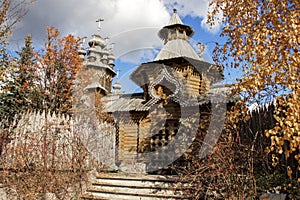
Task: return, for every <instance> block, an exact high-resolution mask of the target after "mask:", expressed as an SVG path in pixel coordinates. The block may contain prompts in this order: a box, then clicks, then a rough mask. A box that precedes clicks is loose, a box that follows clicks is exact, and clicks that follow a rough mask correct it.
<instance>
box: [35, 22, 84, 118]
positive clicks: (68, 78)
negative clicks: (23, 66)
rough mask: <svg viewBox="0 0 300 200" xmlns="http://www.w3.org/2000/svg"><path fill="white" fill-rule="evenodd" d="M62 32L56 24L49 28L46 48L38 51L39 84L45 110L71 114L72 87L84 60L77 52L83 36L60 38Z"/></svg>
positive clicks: (41, 100)
mask: <svg viewBox="0 0 300 200" xmlns="http://www.w3.org/2000/svg"><path fill="white" fill-rule="evenodd" d="M59 34H60V33H59V31H58V30H57V29H55V28H53V27H50V28H48V29H47V42H46V43H45V49H44V50H42V51H41V52H39V53H37V54H36V59H37V65H36V70H37V71H38V73H39V79H38V80H37V81H38V83H37V84H38V87H39V90H40V92H41V97H40V102H42V109H44V110H46V111H55V112H57V113H67V114H71V111H72V99H73V98H72V92H73V90H72V88H73V86H74V84H75V79H76V76H77V71H78V70H79V69H80V68H81V61H82V60H81V58H80V56H79V54H78V46H79V42H80V39H79V38H75V37H74V36H73V35H68V36H65V37H62V38H59Z"/></svg>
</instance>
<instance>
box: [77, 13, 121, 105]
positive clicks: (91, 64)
mask: <svg viewBox="0 0 300 200" xmlns="http://www.w3.org/2000/svg"><path fill="white" fill-rule="evenodd" d="M102 21H104V20H103V19H98V20H97V21H96V22H98V33H96V34H94V35H92V36H91V38H90V39H89V41H88V48H87V51H86V53H85V54H84V53H83V51H82V50H81V51H79V54H80V55H81V56H82V57H84V62H83V70H82V71H83V72H82V73H83V74H84V78H83V79H84V80H83V82H84V83H82V85H83V86H84V87H83V89H84V93H85V96H87V97H88V98H89V101H90V102H94V103H93V104H95V105H97V102H98V100H100V99H101V98H102V97H103V96H106V95H108V94H110V93H111V92H112V91H111V88H112V80H113V78H114V77H115V76H116V74H117V73H116V72H115V71H114V66H115V64H114V61H115V56H114V55H113V53H112V46H111V45H110V44H109V38H103V37H101V35H100V30H101V28H100V22H102Z"/></svg>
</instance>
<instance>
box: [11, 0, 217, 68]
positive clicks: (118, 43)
mask: <svg viewBox="0 0 300 200" xmlns="http://www.w3.org/2000/svg"><path fill="white" fill-rule="evenodd" d="M208 3H209V0H189V1H186V0H176V1H174V0H84V1H82V0H63V1H61V0H38V1H36V2H35V3H34V4H33V5H32V6H31V7H30V8H29V12H28V14H27V15H26V16H25V17H24V18H23V20H22V21H21V22H20V23H19V24H18V26H17V28H16V30H15V32H14V36H13V38H12V43H13V44H14V46H17V47H18V48H20V47H21V46H23V43H24V38H25V36H26V35H27V34H31V35H32V38H33V40H34V43H35V46H36V47H37V48H39V46H42V45H43V43H44V41H45V39H46V27H48V26H54V27H56V28H58V29H59V30H60V31H61V34H62V35H67V34H69V33H72V34H74V35H77V36H80V37H83V36H87V37H88V38H90V36H91V35H92V34H94V33H96V32H97V23H96V22H95V21H96V19H98V18H103V19H104V20H105V21H104V22H102V23H101V27H102V29H101V32H100V34H101V36H102V37H109V38H111V41H110V42H113V43H115V45H114V54H115V55H116V57H117V58H121V60H123V61H127V62H133V63H139V62H140V61H141V60H143V58H148V59H151V58H153V57H154V54H155V53H156V51H155V49H156V48H157V47H160V46H161V45H162V41H161V40H160V39H159V38H158V37H157V32H158V31H159V29H160V28H162V27H163V26H164V25H166V24H167V23H168V21H169V19H170V13H172V9H173V8H177V10H178V13H179V15H181V16H182V17H185V16H187V15H190V16H192V17H200V18H201V19H202V22H201V21H200V20H199V26H200V25H201V26H202V27H203V28H204V29H207V30H209V31H211V32H216V31H218V28H219V26H216V27H215V28H214V29H212V30H210V29H209V27H208V26H207V25H206V24H205V23H204V21H203V20H205V19H206V14H207V10H208Z"/></svg>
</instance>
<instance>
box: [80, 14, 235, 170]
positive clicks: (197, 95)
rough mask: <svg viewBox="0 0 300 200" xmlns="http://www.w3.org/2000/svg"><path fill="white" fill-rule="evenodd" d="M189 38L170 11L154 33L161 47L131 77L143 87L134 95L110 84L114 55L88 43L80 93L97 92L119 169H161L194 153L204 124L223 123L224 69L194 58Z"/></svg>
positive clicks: (95, 41)
mask: <svg viewBox="0 0 300 200" xmlns="http://www.w3.org/2000/svg"><path fill="white" fill-rule="evenodd" d="M193 34H194V30H193V29H192V27H190V26H188V25H186V24H184V23H183V22H182V20H181V19H180V17H179V15H178V14H177V12H176V10H175V9H174V13H173V15H172V17H171V19H170V21H169V23H168V24H167V25H166V26H164V27H163V28H162V29H161V30H160V31H159V32H158V36H159V37H160V38H161V39H162V41H163V44H164V45H163V47H162V49H161V50H160V52H159V53H158V55H157V56H156V58H155V59H154V60H153V61H151V62H146V63H142V64H140V65H139V66H138V67H137V68H136V69H135V70H134V71H133V73H132V74H131V76H130V77H131V80H132V81H134V83H136V84H137V85H138V86H139V87H140V88H141V89H142V92H141V93H133V94H124V93H122V92H121V85H120V83H119V82H118V81H116V82H115V84H114V85H112V80H113V78H114V77H115V76H116V74H117V73H116V72H115V70H114V64H113V63H114V59H115V57H114V56H113V55H112V53H111V52H110V51H109V50H108V47H107V46H106V42H105V39H103V38H102V37H101V36H100V35H93V36H92V39H91V40H90V41H89V43H88V44H89V49H88V51H87V55H86V63H85V68H86V70H89V71H90V72H91V73H90V74H92V76H91V78H90V80H89V81H90V82H89V84H87V85H86V87H85V90H86V91H87V94H89V95H90V96H91V94H96V95H94V96H95V97H96V99H97V98H99V99H100V100H101V104H102V109H103V110H102V112H103V113H106V114H108V115H109V116H110V117H111V118H112V119H113V123H114V124H115V128H116V138H115V145H116V149H115V159H116V165H117V166H118V167H119V169H120V170H125V171H126V170H129V171H140V172H143V171H144V172H145V171H146V172H151V171H156V170H158V169H162V168H165V167H167V166H168V165H170V164H172V163H174V161H175V160H178V158H179V157H181V155H184V154H185V153H186V152H192V151H195V148H194V149H193V147H192V146H193V145H192V142H193V141H194V140H195V138H196V137H197V134H199V133H201V132H203V133H207V131H208V129H209V125H210V124H211V122H208V121H214V123H215V124H213V126H215V125H216V124H221V125H222V123H223V121H222V114H223V113H224V112H226V107H227V105H229V104H231V103H232V102H233V101H234V99H228V98H227V97H226V96H227V94H228V93H229V92H230V87H228V86H226V85H220V84H217V83H218V82H220V81H222V80H223V69H222V68H219V67H217V66H215V65H213V64H211V63H208V62H206V61H204V60H203V58H202V53H201V52H200V54H197V53H196V52H195V50H194V49H193V47H192V46H191V44H190V42H189V40H190V38H191V37H192V36H193ZM80 53H81V55H83V56H85V54H86V52H85V51H80ZM111 88H113V89H114V90H113V91H112V89H111ZM212 111H214V113H215V116H214V117H213V116H212V114H211V113H213V112H212ZM222 112H223V113H222ZM213 118H214V119H213ZM218 120H219V121H218ZM212 128H214V127H212ZM211 131H216V132H217V131H221V129H219V130H218V127H215V130H211ZM197 151H198V152H199V149H198V150H197ZM197 155H199V153H198V154H197Z"/></svg>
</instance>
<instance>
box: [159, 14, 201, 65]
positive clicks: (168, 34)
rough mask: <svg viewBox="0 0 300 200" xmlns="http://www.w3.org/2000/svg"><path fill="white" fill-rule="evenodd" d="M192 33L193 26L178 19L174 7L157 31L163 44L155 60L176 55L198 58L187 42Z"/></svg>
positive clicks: (175, 56) (176, 56)
mask: <svg viewBox="0 0 300 200" xmlns="http://www.w3.org/2000/svg"><path fill="white" fill-rule="evenodd" d="M193 34H194V30H193V28H192V27H190V26H188V25H185V24H184V23H183V22H182V20H181V19H180V17H179V15H178V13H177V10H176V9H174V10H173V15H172V17H171V19H170V21H169V23H168V25H166V26H164V27H163V28H162V29H161V30H160V31H159V32H158V36H159V37H160V38H161V39H162V40H163V41H164V46H163V48H162V49H161V51H160V53H159V54H158V55H157V57H156V58H155V61H158V60H166V59H171V58H178V57H187V58H193V59H196V60H199V56H198V55H197V53H196V52H195V50H194V49H193V48H192V46H191V45H190V43H189V39H190V37H192V36H193Z"/></svg>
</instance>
